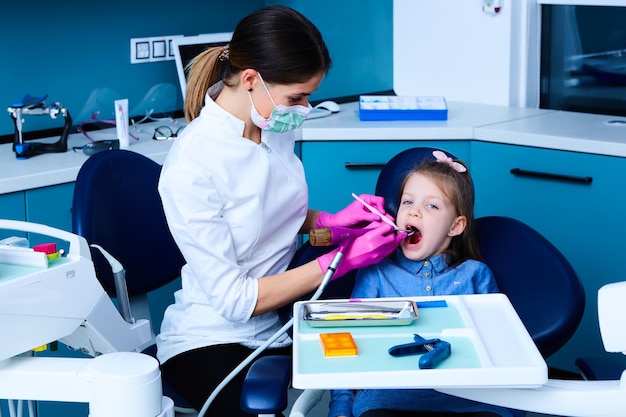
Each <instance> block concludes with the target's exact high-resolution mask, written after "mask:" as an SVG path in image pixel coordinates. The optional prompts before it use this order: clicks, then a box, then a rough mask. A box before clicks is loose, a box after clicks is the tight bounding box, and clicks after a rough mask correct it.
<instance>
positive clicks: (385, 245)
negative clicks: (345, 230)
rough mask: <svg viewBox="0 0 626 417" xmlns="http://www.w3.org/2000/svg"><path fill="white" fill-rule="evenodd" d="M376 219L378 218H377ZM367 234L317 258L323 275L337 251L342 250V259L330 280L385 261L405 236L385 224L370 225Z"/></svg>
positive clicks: (403, 233) (405, 234)
mask: <svg viewBox="0 0 626 417" xmlns="http://www.w3.org/2000/svg"><path fill="white" fill-rule="evenodd" d="M377 217H378V216H377ZM368 228H370V229H371V230H370V231H368V232H367V233H365V234H363V235H361V236H358V237H356V238H354V239H353V240H350V241H347V242H345V243H344V244H343V245H341V246H340V247H339V248H337V249H335V250H334V251H332V252H329V253H327V254H325V255H322V256H320V257H319V258H317V263H318V264H319V266H320V268H321V269H322V271H323V272H324V273H326V270H327V269H328V266H329V265H330V263H331V262H332V260H333V258H334V256H335V254H336V253H337V251H339V250H341V249H343V258H342V260H341V262H340V263H339V267H338V268H337V270H336V271H335V273H334V275H333V277H332V279H333V280H334V279H337V278H340V277H342V276H344V275H345V274H347V273H348V272H350V271H352V270H353V269H359V268H363V267H365V266H368V265H373V264H375V263H378V262H380V261H382V260H383V259H385V258H386V257H387V256H388V255H389V254H390V253H391V252H393V251H394V249H396V248H397V247H398V245H399V244H400V242H401V241H402V239H404V238H405V237H406V236H407V233H406V232H404V231H398V232H396V231H395V230H394V229H393V228H392V227H391V226H390V225H388V224H387V223H371V224H370V225H369V226H368Z"/></svg>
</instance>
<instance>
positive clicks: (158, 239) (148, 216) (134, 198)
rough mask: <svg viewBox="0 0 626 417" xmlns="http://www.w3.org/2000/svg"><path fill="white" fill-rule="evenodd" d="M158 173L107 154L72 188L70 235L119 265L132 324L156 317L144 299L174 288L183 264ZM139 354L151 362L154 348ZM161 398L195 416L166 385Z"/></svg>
mask: <svg viewBox="0 0 626 417" xmlns="http://www.w3.org/2000/svg"><path fill="white" fill-rule="evenodd" d="M160 173H161V166H160V165H159V164H157V163H156V162H154V161H153V160H151V159H149V158H148V157H145V156H143V155H140V154H138V153H136V152H131V151H128V150H110V151H105V152H100V153H97V154H95V155H93V156H91V157H90V158H89V159H87V161H86V162H85V163H84V164H83V166H82V167H81V169H80V171H79V173H78V177H77V178H76V184H75V188H74V198H73V204H72V231H73V232H74V233H76V234H78V235H80V236H83V237H84V238H85V239H86V240H87V242H88V243H89V244H98V245H100V246H101V247H103V248H104V249H105V250H106V251H107V252H109V253H110V254H111V255H113V256H114V257H115V258H116V259H117V260H118V261H120V263H121V264H122V265H123V267H124V269H125V271H126V286H127V290H128V295H129V298H130V305H131V308H132V315H133V316H134V318H136V319H138V318H144V319H151V316H156V314H155V313H157V312H153V313H152V314H151V311H150V307H149V305H148V297H150V296H151V295H152V294H150V293H151V292H153V291H155V290H158V289H160V288H161V287H164V286H165V285H168V284H170V285H175V284H174V281H175V280H176V279H177V278H178V277H179V276H180V269H181V267H182V266H183V264H184V263H185V260H184V258H183V256H182V255H181V253H180V251H179V250H178V247H177V246H176V244H175V243H174V240H173V238H172V236H171V235H170V232H169V229H168V226H167V223H166V221H165V215H164V213H163V209H162V207H161V199H160V197H159V194H158V192H157V183H158V180H159V175H160ZM91 252H92V253H91V254H92V259H93V262H94V266H95V269H96V276H97V277H98V279H99V280H100V282H101V283H102V286H103V287H104V289H105V290H106V291H107V293H108V294H109V296H111V297H117V294H116V289H115V282H114V279H113V274H112V270H111V266H110V265H109V263H108V262H107V261H106V259H105V258H104V257H103V256H102V254H101V253H100V251H98V250H95V249H93V248H92V250H91ZM173 292H174V289H172V293H173ZM172 301H173V298H172ZM158 314H162V312H158ZM151 322H152V320H151ZM144 353H146V354H149V355H151V356H156V345H152V346H150V347H148V348H147V349H146V350H144ZM163 392H164V395H166V396H168V397H170V398H171V399H172V400H173V401H174V405H175V410H176V411H177V412H183V413H185V412H186V413H192V412H193V413H195V412H196V410H194V409H193V408H192V407H191V406H190V405H189V404H188V403H187V402H186V401H185V400H184V399H183V398H182V397H180V395H178V394H177V393H176V392H174V391H173V389H171V388H170V387H169V385H168V384H167V382H166V381H163Z"/></svg>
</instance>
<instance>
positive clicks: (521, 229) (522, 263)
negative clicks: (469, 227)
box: [293, 148, 585, 415]
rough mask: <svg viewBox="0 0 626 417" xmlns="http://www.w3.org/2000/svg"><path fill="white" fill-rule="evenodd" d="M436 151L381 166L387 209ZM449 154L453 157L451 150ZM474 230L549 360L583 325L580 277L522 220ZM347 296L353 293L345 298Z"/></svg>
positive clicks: (492, 220) (309, 394)
mask: <svg viewBox="0 0 626 417" xmlns="http://www.w3.org/2000/svg"><path fill="white" fill-rule="evenodd" d="M433 150H435V149H433V148H412V149H408V150H405V151H403V152H400V153H399V154H397V155H396V156H394V157H393V158H391V160H389V162H387V164H386V165H385V166H384V167H383V169H382V171H381V173H380V175H379V178H378V181H377V184H376V191H375V193H376V195H380V196H382V197H384V198H385V210H386V211H387V212H388V213H390V214H392V215H393V216H395V215H396V213H397V210H398V199H399V192H400V186H401V184H402V180H403V178H404V177H405V175H406V174H407V173H408V172H409V171H410V170H411V169H412V168H413V167H415V166H416V165H418V164H419V163H420V162H422V161H423V160H425V159H427V158H432V151H433ZM448 156H451V157H454V156H453V155H451V154H449V153H448ZM476 234H477V238H478V244H479V248H480V252H481V255H482V257H483V259H484V260H485V263H486V264H487V265H488V266H489V267H490V268H491V269H492V271H493V273H494V275H495V278H496V281H497V283H498V286H499V287H500V290H501V291H502V292H503V293H505V294H506V295H507V296H508V297H509V299H510V300H511V303H512V305H513V307H514V308H515V310H516V311H517V313H518V314H519V316H520V318H521V320H522V322H523V323H524V324H525V326H526V327H527V329H528V331H529V333H530V336H531V337H532V338H533V340H534V341H535V343H536V344H537V347H538V349H539V351H540V352H541V354H542V355H543V356H544V357H545V358H547V357H548V356H550V355H552V354H553V353H554V352H556V351H557V350H558V349H560V348H561V347H562V346H563V345H564V344H565V343H566V342H567V341H568V340H569V339H570V337H571V336H572V334H573V333H574V331H575V330H576V328H577V327H578V324H579V323H580V320H581V317H582V314H583V311H584V306H585V294H584V290H583V286H582V284H581V282H580V280H579V279H578V276H577V275H576V273H575V271H574V270H573V268H572V267H571V265H570V264H569V262H568V261H567V259H565V257H564V256H563V255H562V254H561V253H560V252H559V251H558V249H557V248H555V247H554V245H552V244H551V243H550V242H549V241H548V240H547V239H546V238H545V237H543V236H542V235H541V234H539V233H538V232H537V231H535V230H534V229H532V228H531V227H530V226H528V225H526V224H524V223H522V222H520V221H518V220H515V219H511V218H507V217H501V216H490V217H484V218H479V219H477V220H476ZM300 251H301V252H302V253H301V254H299V255H298V258H299V259H300V260H301V262H306V260H307V259H308V260H310V259H312V258H313V257H315V255H316V253H315V251H312V250H311V248H310V247H307V245H305V246H303V247H302V248H301V250H300ZM307 253H308V254H309V256H310V257H307V256H306V254H307ZM339 281H341V280H339ZM538 288H540V289H541V290H540V291H538V290H537V289H538ZM348 296H349V292H348V293H346V295H345V297H348ZM301 398H302V401H300V399H301ZM320 398H321V392H320V391H316V390H306V391H305V393H304V394H303V395H302V396H301V397H300V398H298V400H297V401H296V404H294V408H293V410H296V413H297V415H306V413H307V412H308V410H310V408H312V407H313V406H314V404H315V403H316V401H319V399H320ZM300 407H301V408H300Z"/></svg>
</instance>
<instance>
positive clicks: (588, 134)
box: [0, 102, 626, 194]
mask: <svg viewBox="0 0 626 417" xmlns="http://www.w3.org/2000/svg"><path fill="white" fill-rule="evenodd" d="M611 121H618V123H610V122H611ZM178 123H179V124H180V123H183V121H178ZM161 124H163V123H162V122H154V123H146V124H142V125H140V126H141V129H142V132H140V133H138V134H137V133H136V132H135V134H137V135H138V136H139V138H140V140H139V141H134V140H133V139H131V144H130V147H129V149H130V150H132V151H135V152H138V153H141V154H143V155H146V156H148V157H149V158H151V159H153V160H154V161H156V162H158V163H163V161H164V160H165V156H166V155H167V152H168V150H169V148H170V146H171V144H172V141H155V140H152V139H151V138H152V132H153V130H154V128H155V127H156V126H159V125H161ZM131 131H133V132H134V130H133V129H132V128H131ZM90 134H91V135H92V136H93V137H94V138H95V139H112V138H114V137H115V129H106V130H102V131H97V132H90ZM296 135H297V139H298V140H300V141H305V142H306V141H331V140H414V141H419V140H471V139H473V140H480V141H486V142H496V143H506V144H512V145H524V146H532V147H538V148H546V149H557V150H566V151H573V152H582V153H589V154H597V155H608V156H616V157H621V158H626V118H624V117H618V116H605V115H594V114H586V113H573V112H563V111H553V110H541V109H526V108H515V107H506V106H491V105H484V104H474V103H461V102H448V120H444V121H368V122H362V121H360V120H359V117H358V105H357V103H347V104H342V105H341V112H339V113H337V114H333V115H331V116H328V117H325V118H319V119H313V120H307V121H306V122H305V123H304V125H303V127H302V128H301V129H298V130H297V131H296ZM56 140H58V138H50V139H49V140H47V139H42V140H41V141H42V142H54V141H56ZM86 143H88V140H87V139H86V138H85V137H84V136H83V135H82V134H79V133H75V134H71V135H70V136H69V139H68V146H69V148H70V150H69V151H68V152H65V153H60V154H45V155H38V156H35V157H32V158H30V159H26V160H17V159H16V158H15V154H14V153H13V151H12V145H11V144H3V145H0V166H2V170H1V172H0V194H6V193H10V192H15V191H23V190H28V189H32V188H39V187H45V186H50V185H56V184H63V183H68V182H73V181H75V180H76V176H77V175H78V171H79V170H80V167H81V166H82V164H83V162H85V160H87V158H88V156H86V155H84V154H83V153H82V151H77V152H73V151H72V150H71V148H72V147H74V146H82V145H84V144H86Z"/></svg>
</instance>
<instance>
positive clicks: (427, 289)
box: [425, 285, 433, 291]
mask: <svg viewBox="0 0 626 417" xmlns="http://www.w3.org/2000/svg"><path fill="white" fill-rule="evenodd" d="M425 289H426V291H430V290H432V289H433V287H431V286H430V285H427V286H426V288H425Z"/></svg>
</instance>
